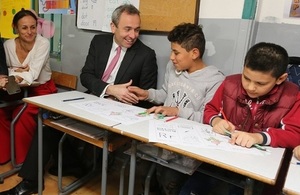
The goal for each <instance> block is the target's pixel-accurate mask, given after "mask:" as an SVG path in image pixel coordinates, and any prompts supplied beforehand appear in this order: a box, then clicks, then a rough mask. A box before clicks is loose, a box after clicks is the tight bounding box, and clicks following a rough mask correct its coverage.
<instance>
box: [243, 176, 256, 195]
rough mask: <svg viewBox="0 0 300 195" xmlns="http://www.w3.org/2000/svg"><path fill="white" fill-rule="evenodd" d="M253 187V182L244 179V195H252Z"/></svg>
mask: <svg viewBox="0 0 300 195" xmlns="http://www.w3.org/2000/svg"><path fill="white" fill-rule="evenodd" d="M253 186H254V180H253V179H250V178H246V184H245V189H244V195H252V194H253Z"/></svg>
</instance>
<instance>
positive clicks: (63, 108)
mask: <svg viewBox="0 0 300 195" xmlns="http://www.w3.org/2000/svg"><path fill="white" fill-rule="evenodd" d="M74 98H75V99H76V98H84V99H79V100H74V101H65V102H64V101H63V100H68V99H74ZM97 99H99V97H96V96H94V95H90V94H86V93H82V92H78V91H70V92H61V93H56V94H51V95H43V96H36V97H29V98H24V99H23V101H24V102H26V103H29V104H33V105H36V106H38V107H39V108H40V109H39V114H38V140H39V141H38V143H39V148H38V155H39V158H38V160H39V166H38V170H39V172H38V178H39V182H38V183H39V187H38V194H39V195H40V194H42V181H43V167H42V151H43V150H42V146H43V139H42V137H43V136H42V133H43V131H42V130H43V119H42V113H43V110H48V111H52V112H55V113H58V114H62V115H64V116H67V117H70V118H73V119H76V120H79V121H81V122H84V123H88V124H91V125H93V126H96V127H99V129H101V130H103V129H104V130H111V131H113V128H112V127H113V126H114V125H116V124H117V122H115V121H111V120H108V119H105V118H102V117H100V116H98V115H95V114H92V113H90V112H87V111H85V110H82V109H79V108H76V107H74V106H71V105H70V103H73V102H75V101H76V102H78V101H89V100H97ZM104 142H105V143H103V159H102V163H103V164H102V179H101V194H103V195H105V194H106V177H107V172H106V169H107V153H108V144H107V139H106V138H104Z"/></svg>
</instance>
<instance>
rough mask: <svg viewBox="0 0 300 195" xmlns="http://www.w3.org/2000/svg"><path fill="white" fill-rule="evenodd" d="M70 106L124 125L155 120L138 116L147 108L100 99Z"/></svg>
mask: <svg viewBox="0 0 300 195" xmlns="http://www.w3.org/2000/svg"><path fill="white" fill-rule="evenodd" d="M70 105H72V106H75V107H77V108H80V109H82V110H85V111H87V112H90V113H93V114H96V115H98V116H101V117H103V118H106V119H109V120H112V121H116V122H118V123H120V124H124V125H130V124H133V123H137V122H141V121H144V120H149V119H152V118H153V116H152V115H144V114H143V115H139V114H138V113H141V112H144V111H145V108H140V107H136V106H132V105H128V104H124V103H121V102H117V101H113V100H109V99H104V98H99V100H92V101H83V102H78V103H71V104H70Z"/></svg>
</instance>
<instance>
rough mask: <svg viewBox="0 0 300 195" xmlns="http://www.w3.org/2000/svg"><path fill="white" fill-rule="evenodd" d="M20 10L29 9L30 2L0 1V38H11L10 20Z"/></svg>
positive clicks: (25, 0) (16, 0) (24, 0)
mask: <svg viewBox="0 0 300 195" xmlns="http://www.w3.org/2000/svg"><path fill="white" fill-rule="evenodd" d="M22 8H25V9H30V8H31V1H30V0H0V26H1V28H0V33H1V37H2V38H6V39H9V38H13V37H16V34H14V32H13V28H12V20H13V17H14V15H15V14H16V13H17V12H18V11H20V10H21V9H22Z"/></svg>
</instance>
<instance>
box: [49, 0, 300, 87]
mask: <svg viewBox="0 0 300 195" xmlns="http://www.w3.org/2000/svg"><path fill="white" fill-rule="evenodd" d="M213 2H214V3H212V1H210V0H201V3H200V9H199V10H200V13H199V24H201V25H203V31H204V33H205V36H206V40H207V44H206V51H205V55H204V60H205V62H206V63H207V64H209V65H215V66H217V67H218V68H220V69H221V70H222V71H223V72H224V74H225V75H228V74H233V73H239V72H240V71H241V70H242V67H243V60H244V56H245V54H246V52H247V50H248V49H249V47H250V46H252V45H253V44H255V43H258V42H262V41H265V42H273V43H277V44H280V45H282V46H283V47H285V48H286V49H287V51H288V53H289V55H290V56H300V49H299V42H300V36H299V33H300V25H299V24H300V18H289V17H287V16H286V10H287V9H289V7H288V5H290V2H291V0H276V1H274V0H259V1H258V3H257V11H256V16H255V20H249V19H241V18H242V13H243V9H244V1H241V0H215V1H213ZM216 5H218V6H216ZM270 8H272V9H270ZM228 10H230V11H228ZM75 19H76V17H75V16H74V15H64V16H63V21H62V23H63V27H62V51H61V52H62V59H61V61H57V60H55V59H51V66H52V68H53V69H54V70H60V71H63V72H67V73H71V74H76V75H79V74H80V69H81V68H82V66H83V65H84V62H85V58H86V55H87V52H88V48H89V44H90V41H91V39H92V38H93V36H94V35H95V34H98V33H101V32H96V31H86V30H80V29H77V28H76V26H75ZM140 39H141V40H142V41H143V42H144V43H145V44H146V45H148V46H149V47H151V48H153V49H154V50H155V51H156V54H157V62H158V66H159V75H158V87H161V85H162V82H163V78H164V72H165V66H166V64H167V62H168V60H169V54H170V43H169V42H168V40H167V36H166V35H149V34H141V36H140ZM78 89H79V90H81V91H84V90H85V88H84V87H82V86H81V84H80V81H79V83H78Z"/></svg>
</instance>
